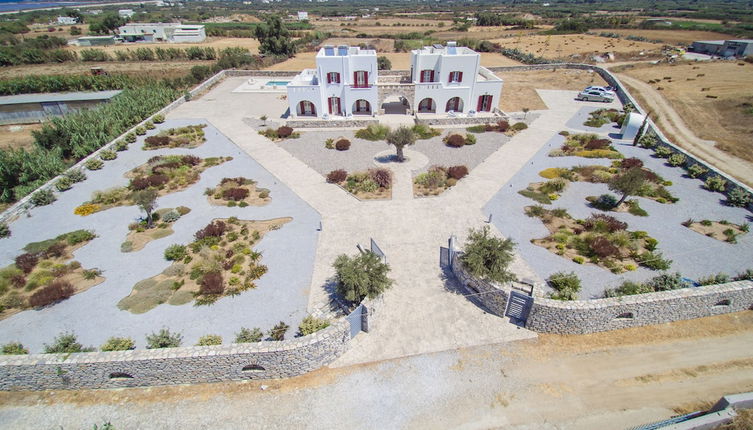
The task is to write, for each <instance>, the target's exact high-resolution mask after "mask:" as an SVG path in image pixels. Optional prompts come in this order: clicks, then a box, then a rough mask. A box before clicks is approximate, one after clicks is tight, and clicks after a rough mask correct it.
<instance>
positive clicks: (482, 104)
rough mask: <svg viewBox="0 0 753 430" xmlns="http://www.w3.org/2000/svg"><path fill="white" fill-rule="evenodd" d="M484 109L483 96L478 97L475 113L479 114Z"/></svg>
mask: <svg viewBox="0 0 753 430" xmlns="http://www.w3.org/2000/svg"><path fill="white" fill-rule="evenodd" d="M483 107H484V96H479V98H478V105H476V112H481V111H482V108H483Z"/></svg>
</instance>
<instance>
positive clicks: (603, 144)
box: [584, 139, 612, 150]
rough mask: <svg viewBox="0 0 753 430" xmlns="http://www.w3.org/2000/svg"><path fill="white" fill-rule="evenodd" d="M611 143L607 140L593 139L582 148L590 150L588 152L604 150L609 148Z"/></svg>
mask: <svg viewBox="0 0 753 430" xmlns="http://www.w3.org/2000/svg"><path fill="white" fill-rule="evenodd" d="M611 143H612V141H611V140H609V139H594V140H590V141H588V143H586V144H585V145H584V148H586V149H590V150H593V149H606V148H607V147H609V145H610V144H611Z"/></svg>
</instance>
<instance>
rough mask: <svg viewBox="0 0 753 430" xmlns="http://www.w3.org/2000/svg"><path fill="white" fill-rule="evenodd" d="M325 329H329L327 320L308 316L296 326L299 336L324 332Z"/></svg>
mask: <svg viewBox="0 0 753 430" xmlns="http://www.w3.org/2000/svg"><path fill="white" fill-rule="evenodd" d="M327 327H329V321H328V320H326V319H321V318H316V317H314V316H312V315H308V316H307V317H306V318H304V319H303V321H301V324H300V325H299V326H298V334H299V335H300V336H307V335H310V334H312V333H316V332H318V331H319V330H324V329H325V328H327Z"/></svg>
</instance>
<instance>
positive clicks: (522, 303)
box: [505, 291, 533, 324]
mask: <svg viewBox="0 0 753 430" xmlns="http://www.w3.org/2000/svg"><path fill="white" fill-rule="evenodd" d="M532 305H533V297H530V296H527V295H525V294H521V293H519V292H517V291H511V292H510V299H509V300H508V301H507V310H505V316H508V317H510V318H513V319H514V320H515V322H517V323H521V324H522V323H525V322H526V320H527V319H528V313H529V312H531V306H532Z"/></svg>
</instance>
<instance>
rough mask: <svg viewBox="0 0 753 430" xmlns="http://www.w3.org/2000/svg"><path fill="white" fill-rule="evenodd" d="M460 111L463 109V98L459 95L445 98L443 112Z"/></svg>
mask: <svg viewBox="0 0 753 430" xmlns="http://www.w3.org/2000/svg"><path fill="white" fill-rule="evenodd" d="M450 111H453V112H462V111H463V99H461V98H460V97H453V98H451V99H449V100H447V107H446V108H445V112H450Z"/></svg>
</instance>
